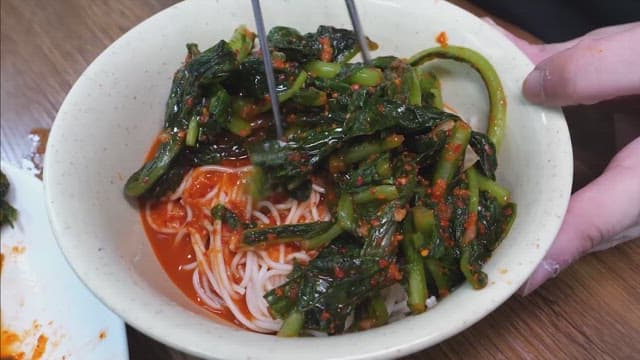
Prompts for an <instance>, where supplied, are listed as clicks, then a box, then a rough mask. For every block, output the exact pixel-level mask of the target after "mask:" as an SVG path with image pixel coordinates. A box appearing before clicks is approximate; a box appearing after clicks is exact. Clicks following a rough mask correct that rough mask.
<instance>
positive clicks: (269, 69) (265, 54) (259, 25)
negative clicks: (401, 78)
mask: <svg viewBox="0 0 640 360" xmlns="http://www.w3.org/2000/svg"><path fill="white" fill-rule="evenodd" d="M345 3H346V5H347V10H348V11H349V17H350V18H351V25H352V26H353V31H354V32H355V33H356V36H357V37H358V43H359V44H360V51H361V53H362V58H363V60H364V63H365V64H369V63H371V57H370V56H369V48H368V47H367V39H366V38H365V36H364V32H363V31H362V24H361V23H360V18H359V17H358V10H357V9H356V4H355V3H354V2H353V0H345ZM251 5H252V6H253V16H254V18H255V20H256V30H257V31H258V39H259V40H260V49H262V59H263V61H264V70H265V73H266V75H267V86H268V87H269V98H270V99H271V109H272V111H273V121H274V123H275V125H276V135H277V137H278V139H280V138H281V137H282V118H281V116H280V104H279V103H278V95H277V94H276V79H275V76H274V75H273V63H272V62H271V53H270V52H269V45H268V44H267V34H266V32H265V30H264V20H263V18H262V9H260V0H251Z"/></svg>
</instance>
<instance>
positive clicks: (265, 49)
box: [251, 0, 282, 139]
mask: <svg viewBox="0 0 640 360" xmlns="http://www.w3.org/2000/svg"><path fill="white" fill-rule="evenodd" d="M251 5H252V6H253V16H254V18H255V20H256V30H257V31H258V39H259V40H260V49H261V51H262V60H263V61H264V71H265V74H266V75H267V86H268V87H269V99H270V100H271V110H272V111H273V121H274V122H275V124H276V136H277V137H278V139H280V138H281V137H282V120H281V117H280V105H279V103H278V95H277V94H276V78H275V76H274V74H273V63H272V62H271V53H270V52H269V44H267V34H266V32H265V30H264V20H263V18H262V10H261V9H260V0H251Z"/></svg>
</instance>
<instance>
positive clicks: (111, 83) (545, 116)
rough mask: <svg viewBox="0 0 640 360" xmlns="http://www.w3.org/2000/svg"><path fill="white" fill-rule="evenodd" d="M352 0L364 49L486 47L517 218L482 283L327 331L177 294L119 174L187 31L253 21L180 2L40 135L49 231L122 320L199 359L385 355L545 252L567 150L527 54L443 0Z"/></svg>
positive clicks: (139, 152) (155, 121)
mask: <svg viewBox="0 0 640 360" xmlns="http://www.w3.org/2000/svg"><path fill="white" fill-rule="evenodd" d="M262 3H263V4H262V5H263V11H264V16H265V20H266V26H267V28H269V27H271V26H273V25H276V24H280V25H288V26H293V27H296V28H298V29H299V30H300V31H302V32H307V31H315V29H316V28H317V26H318V25H320V24H330V25H334V26H339V27H350V26H351V25H350V22H349V16H348V14H347V11H346V8H345V5H344V1H342V0H323V1H318V0H296V1H292V0H269V1H263V2H262ZM357 3H358V9H359V12H360V17H361V19H362V21H363V26H364V29H365V31H366V32H367V34H368V35H369V36H370V37H371V38H372V39H373V40H375V41H376V42H378V44H380V49H379V50H378V51H377V52H375V53H374V54H373V55H374V56H377V55H386V54H396V55H398V56H407V57H408V56H411V55H412V54H414V53H415V52H417V51H419V50H422V49H425V48H428V47H432V46H437V43H436V42H435V37H436V36H437V35H438V33H439V32H441V31H446V32H447V34H448V38H449V43H450V44H456V45H462V46H467V47H470V48H473V49H475V50H477V51H479V52H481V53H482V54H483V55H485V56H486V57H487V58H488V60H489V61H490V62H491V63H493V64H494V66H495V68H496V71H497V72H498V74H499V75H500V77H501V79H502V81H503V85H504V90H505V94H506V96H507V101H508V118H509V120H508V125H507V128H506V134H505V135H506V136H505V138H504V141H503V144H502V151H501V153H500V156H499V164H500V165H499V169H498V170H499V171H498V178H499V180H500V182H501V183H502V184H504V185H505V186H507V187H508V188H510V189H511V191H512V195H513V198H514V200H515V202H517V203H518V217H517V219H516V221H515V223H514V224H513V228H512V230H511V233H510V234H509V236H508V237H507V238H505V239H504V241H503V243H502V244H501V245H500V247H499V248H498V249H497V250H496V251H495V252H494V254H493V256H492V258H491V259H490V261H489V262H488V263H487V264H486V266H485V267H484V270H485V271H486V272H487V274H488V276H489V284H488V285H487V287H486V288H484V289H483V290H481V291H475V290H473V289H472V288H471V287H470V286H468V285H465V286H462V287H461V288H460V289H458V290H457V291H455V292H453V293H452V294H451V295H449V296H448V297H447V298H445V299H444V300H443V301H441V302H440V303H439V304H438V305H437V306H435V307H434V308H433V309H430V310H429V311H427V312H426V313H424V314H421V315H418V316H410V317H408V318H406V319H403V320H401V321H398V322H395V323H392V324H389V325H386V326H382V327H380V328H376V329H372V330H369V331H364V332H359V333H353V334H346V335H341V336H333V337H325V338H297V339H282V338H277V337H274V336H271V335H263V334H256V333H252V332H249V331H246V330H241V329H237V328H231V327H229V326H227V325H225V324H222V323H221V322H219V321H216V320H215V319H214V318H213V317H212V316H211V314H209V313H207V312H206V311H204V310H203V309H201V308H199V307H198V306H197V305H195V304H194V303H193V302H191V301H190V300H189V299H187V298H186V297H185V296H184V295H183V294H182V293H181V292H180V291H179V290H178V289H177V288H176V287H175V286H174V284H173V283H172V282H171V280H170V279H169V278H168V276H167V275H166V274H165V272H164V270H163V269H162V267H161V266H160V264H159V263H158V261H157V259H156V257H155V255H154V253H153V250H152V249H151V246H150V245H149V242H148V240H147V238H146V236H145V234H144V231H143V228H142V225H141V222H140V217H139V214H138V210H137V209H136V207H135V206H134V204H132V202H129V201H127V200H126V199H125V197H124V195H123V186H124V183H125V181H126V178H127V177H128V176H129V175H130V174H131V173H132V172H133V171H135V170H136V169H138V168H139V167H140V165H141V163H142V160H143V159H144V156H145V154H146V153H147V151H148V149H149V147H150V145H151V143H152V141H153V138H154V136H155V135H156V134H157V133H158V132H159V130H160V129H161V127H162V122H163V121H162V120H163V114H164V111H165V104H166V100H167V95H168V93H169V88H170V85H171V78H172V76H173V73H174V71H175V70H176V69H177V68H178V67H179V66H180V63H181V62H182V61H183V59H184V56H185V44H186V43H187V42H198V43H199V44H200V46H201V48H202V49H204V48H206V47H209V46H211V45H213V44H214V43H215V42H217V41H218V40H220V39H228V38H229V37H230V36H231V33H232V31H233V29H234V28H235V27H236V26H238V25H239V24H247V25H249V26H251V27H252V28H253V24H254V21H253V16H252V10H251V5H250V1H245V0H243V1H232V0H218V1H213V0H194V1H184V2H181V3H178V4H176V5H175V6H172V7H170V8H168V9H166V10H165V11H162V12H161V13H159V14H157V15H155V16H153V17H151V18H149V19H148V20H146V21H144V22H143V23H141V24H140V25H138V26H136V27H135V28H133V29H132V30H131V31H129V32H128V33H127V34H125V35H124V36H123V37H122V38H120V39H118V40H117V41H116V42H115V43H113V44H112V45H111V46H110V47H109V48H108V49H107V50H105V51H104V52H103V53H102V54H101V55H100V56H99V57H98V58H97V59H96V60H95V61H94V62H93V63H92V64H91V65H90V66H89V67H88V68H87V70H86V71H85V72H84V73H83V74H82V76H81V77H80V79H79V80H78V81H77V82H76V84H75V85H74V86H73V88H72V90H71V91H70V92H69V94H68V95H67V98H66V99H65V101H64V103H63V105H62V106H61V108H60V111H59V112H58V116H57V118H56V121H55V122H54V125H53V129H52V131H51V134H50V137H49V145H48V148H47V158H46V160H45V179H44V182H45V191H46V197H47V206H48V211H49V216H50V219H51V223H52V226H53V230H54V234H55V235H56V237H57V238H58V241H59V243H60V246H61V248H62V249H63V251H64V253H65V255H66V256H67V258H68V259H69V261H70V263H71V264H72V266H73V267H74V269H75V270H76V272H77V273H78V274H79V276H80V277H81V278H82V280H83V281H84V282H85V283H86V284H87V285H88V286H89V287H90V288H91V289H92V290H93V291H94V293H95V294H96V295H97V296H98V297H99V298H100V299H101V300H102V301H103V302H104V303H105V304H108V305H109V307H110V308H111V309H113V310H114V311H115V312H116V313H118V314H119V315H120V316H122V317H123V318H124V319H126V321H127V323H128V324H131V325H133V326H134V327H136V328H138V329H139V330H140V331H142V332H144V333H146V334H148V335H149V336H151V337H154V338H155V339H157V340H159V341H162V342H165V343H167V344H169V345H171V346H173V347H176V348H179V349H180V350H183V351H186V352H189V353H192V354H195V355H198V356H202V357H207V358H252V359H255V358H269V359H295V360H297V359H326V358H342V359H347V358H348V359H372V358H388V357H391V356H400V355H403V354H407V353H410V352H413V351H417V350H420V349H423V348H425V347H427V346H431V345H433V344H435V343H437V342H439V341H442V340H443V339H446V338H447V337H449V336H452V335H453V334H456V333H457V332H459V331H462V330H464V329H465V328H467V327H469V326H471V325H472V324H473V323H475V322H476V321H478V320H480V319H481V318H482V317H484V316H486V315H487V314H488V313H490V312H491V311H493V310H494V309H495V308H497V307H498V306H499V305H500V304H502V303H503V302H504V301H505V300H506V299H508V298H509V297H510V296H511V295H512V294H513V293H514V292H515V291H516V290H517V289H518V287H519V286H520V285H521V284H522V283H523V282H524V281H525V280H526V279H527V277H528V276H529V275H530V274H531V272H532V271H533V270H534V269H535V267H536V265H537V264H538V263H539V262H540V260H541V259H542V258H543V256H544V254H545V252H546V251H547V249H548V248H549V246H550V245H551V243H552V242H553V239H554V237H555V234H556V232H557V230H558V228H559V226H560V223H561V222H562V217H563V215H564V212H565V210H566V207H567V203H568V199H569V193H570V189H571V174H572V154H571V143H570V140H569V134H568V131H567V126H566V123H565V121H564V118H563V117H562V114H561V113H560V112H559V111H558V110H556V109H547V108H541V107H538V106H534V105H532V104H530V103H529V102H527V101H526V100H525V99H524V98H523V97H522V94H521V87H522V80H523V79H524V78H525V76H526V75H527V73H528V72H529V71H531V70H532V68H533V65H532V64H531V62H530V61H529V60H528V59H527V58H526V56H524V54H522V53H521V52H520V51H519V50H518V49H517V48H516V47H515V46H514V45H513V44H512V43H511V42H509V40H508V39H506V38H505V37H504V36H503V35H502V34H501V33H500V32H498V31H496V30H495V29H494V28H492V27H490V26H488V25H487V24H486V23H485V22H483V21H482V20H480V19H478V18H476V17H474V16H472V15H470V14H469V13H467V12H465V11H463V10H461V9H459V8H457V7H455V6H453V5H451V4H449V3H447V2H445V1H442V0H411V1H410V0H405V1H390V0H369V1H364V0H361V1H358V2H357ZM433 66H434V67H435V69H436V70H438V71H439V72H440V74H442V80H443V89H444V97H445V101H446V102H447V103H449V104H450V105H452V106H453V107H454V108H455V109H456V110H457V111H458V112H459V113H460V114H461V115H462V116H463V117H464V118H467V119H469V118H470V117H472V116H475V117H477V119H483V118H486V115H487V110H488V105H487V104H488V101H487V99H486V91H485V90H484V87H483V84H482V82H481V80H480V77H479V76H478V75H477V74H475V73H474V71H473V70H471V69H470V68H469V67H466V66H462V65H459V64H455V63H451V62H450V61H439V62H437V63H434V64H433ZM474 125H475V126H477V127H482V126H483V125H482V123H481V122H475V121H474Z"/></svg>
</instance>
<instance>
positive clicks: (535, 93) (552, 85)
mask: <svg viewBox="0 0 640 360" xmlns="http://www.w3.org/2000/svg"><path fill="white" fill-rule="evenodd" d="M638 52H640V23H636V24H635V25H634V26H629V27H628V28H626V29H624V30H623V31H619V32H615V33H612V34H608V35H605V36H601V37H600V36H598V37H584V38H582V39H580V40H579V41H577V42H576V43H575V44H574V45H573V46H571V47H569V48H567V49H565V50H562V51H560V52H558V53H556V54H554V55H552V56H550V57H548V58H546V59H545V60H544V61H542V62H540V63H539V64H538V65H537V66H536V67H535V69H534V70H533V71H532V72H531V73H530V74H529V76H527V78H526V79H525V81H524V84H523V92H524V95H525V97H526V98H527V99H528V100H529V101H531V102H534V103H538V104H542V105H551V106H565V105H577V104H593V103H596V102H599V101H602V100H608V99H612V98H614V97H618V96H624V95H632V94H638V93H640V71H638V70H637V69H640V57H639V56H637V53H638Z"/></svg>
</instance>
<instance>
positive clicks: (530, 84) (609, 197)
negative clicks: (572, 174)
mask: <svg viewBox="0 0 640 360" xmlns="http://www.w3.org/2000/svg"><path fill="white" fill-rule="evenodd" d="M488 21H489V22H490V23H492V24H493V25H494V26H496V27H497V25H495V23H493V22H492V21H490V20H488ZM499 29H500V30H501V31H502V32H503V33H504V34H505V35H506V36H507V37H508V38H509V39H510V40H511V41H512V42H513V43H514V44H515V45H516V46H517V47H518V48H520V50H522V51H523V52H524V53H525V54H526V55H527V56H528V57H529V58H530V59H531V61H532V62H533V63H534V64H535V65H536V66H535V69H534V70H533V71H532V72H531V73H530V74H529V75H528V76H527V78H526V79H525V81H524V83H523V87H522V91H523V94H524V96H525V97H526V98H527V99H528V100H529V101H531V102H533V103H537V104H541V105H549V106H565V105H576V104H594V103H596V102H599V101H603V100H608V99H613V98H616V97H620V96H625V95H634V94H640V57H639V56H638V55H637V54H639V53H640V23H632V24H626V25H620V26H613V27H608V28H602V29H598V30H595V31H593V32H590V33H588V34H587V35H585V36H583V37H581V38H578V39H574V40H571V41H568V42H565V43H558V44H545V45H531V44H529V43H528V42H526V41H524V40H522V39H520V38H517V37H515V36H514V35H512V34H511V33H509V32H507V31H506V30H504V29H501V28H499ZM636 115H637V120H638V121H640V113H639V114H636ZM639 179H640V137H638V138H636V139H635V140H634V141H632V142H631V143H630V144H628V145H627V146H626V147H624V148H623V149H622V150H621V151H620V152H619V153H618V154H617V155H616V156H615V157H614V158H613V159H612V160H611V162H610V163H609V165H608V166H607V168H606V169H605V171H604V173H603V174H602V175H600V176H599V177H598V178H597V179H595V180H594V181H592V182H591V183H589V184H588V185H587V186H585V187H584V188H582V189H580V190H579V191H577V192H576V193H575V194H573V195H572V196H571V200H570V202H569V207H568V209H567V213H566V215H565V218H564V221H563V223H562V225H561V227H560V230H559V232H558V234H557V236H556V239H555V241H554V243H553V244H552V245H551V248H550V249H549V251H548V252H547V254H546V255H545V258H544V260H543V261H542V262H541V263H540V264H539V265H538V267H537V268H536V270H535V271H534V273H533V274H532V275H531V277H530V278H529V280H528V281H527V282H526V283H525V285H524V286H523V287H522V288H521V291H520V292H521V294H523V295H527V294H530V293H531V292H532V291H534V290H535V289H536V288H537V287H538V286H540V285H541V284H542V283H544V282H545V281H546V280H548V279H549V278H551V277H554V276H556V275H558V273H559V272H560V271H561V270H562V269H564V268H565V267H567V266H568V265H569V264H571V263H572V262H574V261H575V260H577V259H579V258H580V257H581V256H583V255H585V254H588V253H590V252H593V251H598V250H603V249H606V248H609V247H611V246H614V245H616V244H618V243H621V242H624V241H627V240H630V239H634V238H638V237H640V180H639Z"/></svg>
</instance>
